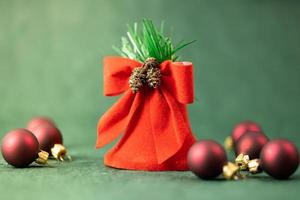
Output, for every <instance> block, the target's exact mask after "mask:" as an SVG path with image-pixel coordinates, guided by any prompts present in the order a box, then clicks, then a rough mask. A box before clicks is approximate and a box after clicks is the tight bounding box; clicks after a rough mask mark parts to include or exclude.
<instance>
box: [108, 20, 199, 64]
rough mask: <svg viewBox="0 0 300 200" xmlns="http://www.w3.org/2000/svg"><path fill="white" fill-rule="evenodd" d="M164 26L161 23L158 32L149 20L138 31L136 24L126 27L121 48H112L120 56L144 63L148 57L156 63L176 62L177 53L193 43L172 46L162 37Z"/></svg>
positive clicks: (169, 41) (169, 40)
mask: <svg viewBox="0 0 300 200" xmlns="http://www.w3.org/2000/svg"><path fill="white" fill-rule="evenodd" d="M163 29H164V24H163V23H161V27H160V30H158V29H157V28H156V27H155V26H154V25H153V22H152V21H151V20H149V19H144V20H143V21H142V29H141V30H139V29H138V24H137V23H134V24H133V26H129V25H128V32H127V36H126V37H122V47H121V48H117V47H113V48H114V49H115V50H116V51H117V52H118V53H119V54H120V55H121V56H123V57H128V58H131V59H134V60H138V61H141V62H144V61H145V60H146V59H147V58H149V57H154V58H156V59H157V60H158V62H160V63H161V62H163V61H165V60H172V61H176V60H177V59H178V56H176V55H175V53H177V51H179V50H181V49H182V48H184V47H186V46H187V45H189V44H191V43H193V42H195V40H194V41H191V42H186V43H185V42H183V41H181V42H179V43H178V44H177V45H173V44H172V41H171V39H170V38H169V37H166V36H164V35H163Z"/></svg>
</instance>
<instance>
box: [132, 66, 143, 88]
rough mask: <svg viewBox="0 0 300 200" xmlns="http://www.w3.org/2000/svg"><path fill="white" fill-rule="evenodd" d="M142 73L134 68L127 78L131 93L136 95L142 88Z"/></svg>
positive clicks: (139, 69)
mask: <svg viewBox="0 0 300 200" xmlns="http://www.w3.org/2000/svg"><path fill="white" fill-rule="evenodd" d="M141 72H142V68H141V67H139V68H135V69H133V70H132V73H131V75H130V77H129V87H130V88H131V90H132V92H133V93H136V92H137V91H138V90H139V89H140V88H141V87H142V86H143V80H144V79H145V78H143V77H144V76H145V75H144V74H143V73H141Z"/></svg>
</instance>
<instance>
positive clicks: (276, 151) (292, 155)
mask: <svg viewBox="0 0 300 200" xmlns="http://www.w3.org/2000/svg"><path fill="white" fill-rule="evenodd" d="M260 161H261V167H262V169H263V170H264V171H265V172H266V173H267V174H269V175H270V176H272V177H274V178H277V179H286V178H288V177H289V176H291V175H292V174H293V173H294V172H295V171H296V170H297V168H298V165H299V152H298V150H297V148H296V146H295V145H294V144H293V143H292V142H291V141H289V140H286V139H277V140H271V141H270V142H268V143H267V144H266V145H265V146H264V148H263V149H262V151H261V153H260Z"/></svg>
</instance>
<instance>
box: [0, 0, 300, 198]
mask: <svg viewBox="0 0 300 200" xmlns="http://www.w3.org/2000/svg"><path fill="white" fill-rule="evenodd" d="M299 10H300V3H298V2H296V1H258V0H257V1H208V0H207V1H195V0H185V1H179V0H178V1H174V0H169V1H162V0H151V1H150V0H149V1H141V0H136V1H125V0H118V1H104V0H103V1H100V0H99V1H88V0H82V1H71V0H70V1H63V0H56V1H55V0H51V1H50V0H49V1H38V0H36V1H13V0H0V136H1V137H2V136H3V135H4V134H5V133H6V132H8V131H9V130H11V129H13V128H16V127H24V126H25V124H26V122H27V121H28V120H29V119H30V118H31V117H32V116H36V115H47V116H50V117H52V118H53V119H54V120H55V121H56V122H57V124H58V126H59V127H60V129H61V130H62V132H63V134H64V140H65V144H66V146H67V147H68V148H69V151H70V154H71V155H72V156H73V157H74V161H73V162H71V163H64V164H57V163H55V162H51V163H50V164H51V166H52V167H44V168H40V167H32V168H27V169H14V168H12V167H9V166H7V165H6V164H5V162H4V161H3V160H0V199H3V200H10V199H12V200H13V199H63V198H64V199H71V198H72V199H73V200H77V199H117V198H119V199H128V200H133V199H145V200H148V199H149V200H150V199H159V198H160V199H173V200H176V199H225V198H226V199H227V198H229V197H231V199H283V198H288V199H296V198H297V197H299V195H300V192H299V186H300V172H299V171H300V170H298V171H297V173H296V174H295V175H294V176H293V178H292V179H290V180H286V181H276V180H273V179H271V178H269V177H267V176H266V175H264V174H263V175H260V176H258V177H257V178H249V179H248V180H244V181H238V182H228V181H222V180H215V181H202V180H198V179H197V178H196V177H194V176H193V175H192V174H191V173H190V172H184V173H183V172H160V173H157V172H155V173H149V172H148V173H146V172H134V171H125V170H113V169H108V168H105V167H103V165H102V156H103V153H104V151H105V150H107V148H106V149H103V150H95V149H94V143H95V139H96V131H95V127H96V123H97V120H98V118H99V117H100V116H101V114H102V113H103V112H104V111H105V110H106V109H108V108H109V107H110V106H111V105H112V103H113V102H114V101H116V99H117V98H118V97H115V98H107V97H103V96H102V92H103V91H102V66H101V60H102V58H103V57H104V56H105V55H112V54H114V51H113V50H112V48H111V46H112V45H119V44H120V36H122V35H124V31H125V30H126V26H125V24H126V23H131V22H134V21H137V20H140V19H142V18H144V17H148V18H151V19H153V20H154V22H155V23H156V24H159V23H160V20H165V22H166V26H167V27H166V28H168V27H174V28H173V30H174V31H173V35H174V37H175V39H182V38H185V39H186V40H193V39H196V40H197V42H196V43H194V44H192V45H191V46H189V47H187V48H186V49H185V50H183V51H182V52H180V54H181V56H182V58H184V60H188V61H192V62H193V63H194V65H195V94H196V101H195V103H194V104H193V105H191V106H190V107H189V110H190V119H191V125H192V128H193V131H194V133H195V134H196V135H197V136H198V138H200V139H202V138H213V139H215V140H217V141H219V142H222V141H223V139H224V138H225V137H226V136H227V135H228V134H229V133H230V130H231V129H232V127H233V125H234V124H235V123H237V122H238V121H241V120H244V119H252V120H255V121H257V122H259V123H260V124H261V125H262V126H263V128H264V130H265V132H266V134H267V135H268V136H269V137H270V138H276V137H286V138H289V139H291V140H293V141H294V142H295V143H296V144H297V146H298V147H299V146H300V140H299V139H300V135H299V134H300V112H299V111H300V90H299V85H300V78H299V72H300V56H299V55H300V37H299V35H300V26H299V20H300V12H299Z"/></svg>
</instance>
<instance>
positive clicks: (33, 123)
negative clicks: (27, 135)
mask: <svg viewBox="0 0 300 200" xmlns="http://www.w3.org/2000/svg"><path fill="white" fill-rule="evenodd" d="M41 125H50V126H55V123H54V122H53V121H52V120H51V119H50V118H48V117H35V118H32V119H31V120H30V121H29V122H28V124H27V128H26V129H27V130H29V131H33V130H34V129H35V128H37V127H38V126H41Z"/></svg>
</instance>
